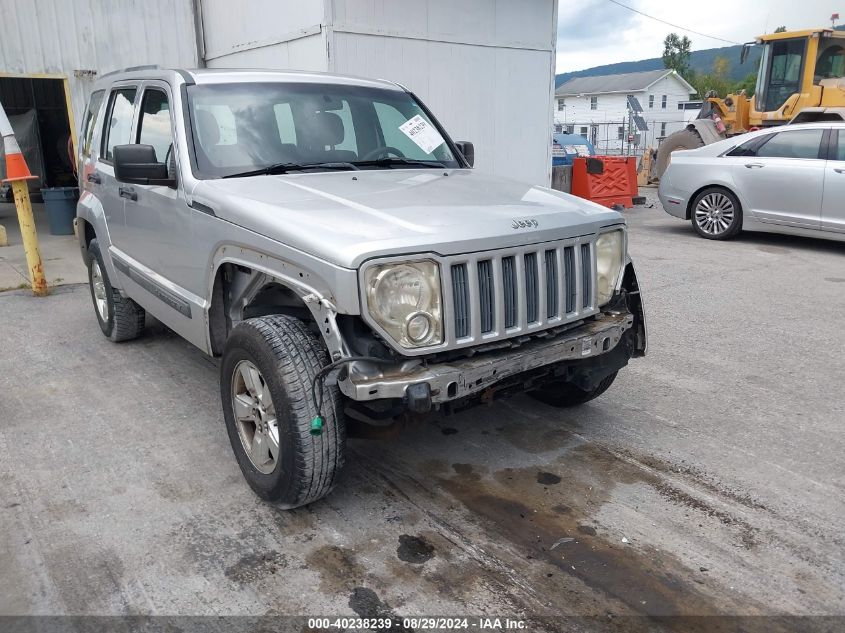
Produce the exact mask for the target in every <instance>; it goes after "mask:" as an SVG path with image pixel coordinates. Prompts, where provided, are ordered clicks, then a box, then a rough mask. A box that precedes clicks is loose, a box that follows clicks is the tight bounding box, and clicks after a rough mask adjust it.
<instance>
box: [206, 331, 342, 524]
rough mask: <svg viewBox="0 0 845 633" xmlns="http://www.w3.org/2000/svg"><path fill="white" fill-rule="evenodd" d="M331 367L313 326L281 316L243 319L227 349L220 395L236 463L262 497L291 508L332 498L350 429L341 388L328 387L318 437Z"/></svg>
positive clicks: (223, 363)
mask: <svg viewBox="0 0 845 633" xmlns="http://www.w3.org/2000/svg"><path fill="white" fill-rule="evenodd" d="M328 363H329V358H328V353H327V352H326V349H325V347H324V346H323V344H322V341H321V340H320V339H319V337H318V336H317V335H315V334H314V333H312V332H311V331H310V330H309V329H308V326H307V324H306V323H304V322H303V321H300V320H299V319H295V318H293V317H289V316H281V315H274V316H265V317H258V318H254V319H248V320H246V321H242V322H241V323H239V324H238V325H237V326H236V327H235V328H234V329H233V330H232V332H231V334H230V335H229V338H228V340H227V341H226V347H225V349H224V351H223V359H222V362H221V365H220V395H221V398H222V402H223V417H224V419H225V422H226V431H227V433H228V434H229V441H230V442H231V444H232V450H233V451H234V453H235V459H236V460H237V462H238V465H239V466H240V468H241V472H242V473H243V475H244V477H245V478H246V481H247V483H248V484H249V486H250V487H251V488H252V489H253V491H255V493H256V494H257V495H258V496H259V497H261V498H262V499H265V500H267V501H273V502H276V503H278V504H280V505H281V506H283V507H285V508H296V507H298V506H303V505H306V504H308V503H312V502H314V501H316V500H318V499H320V498H322V497H324V496H326V495H327V494H328V493H329V492H331V490H332V488H333V487H334V485H335V483H336V481H337V477H338V474H339V473H340V470H341V468H342V466H343V459H344V449H345V445H346V424H345V421H344V418H343V414H342V407H341V400H340V392H339V391H338V389H337V387H336V386H328V385H326V387H325V392H324V398H323V406H322V416H323V433H322V435H319V436H313V435H311V421H312V420H313V419H314V417H315V416H316V415H317V411H316V407H315V406H314V403H313V401H312V398H311V383H312V380H313V379H314V376H315V375H316V374H317V372H318V371H320V369H321V368H322V367H324V366H325V365H327V364H328ZM252 369H255V370H257V372H258V375H257V376H256V375H255V374H253V373H252ZM248 382H252V389H250V385H249V384H248ZM268 395H269V402H268ZM236 407H237V414H236ZM262 407H263V411H262ZM274 445H275V456H274V454H273V452H274V451H273V448H274Z"/></svg>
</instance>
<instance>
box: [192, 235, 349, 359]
mask: <svg viewBox="0 0 845 633" xmlns="http://www.w3.org/2000/svg"><path fill="white" fill-rule="evenodd" d="M224 264H233V265H235V266H242V267H244V268H245V269H248V270H249V271H251V272H246V271H245V272H244V274H243V277H242V278H240V279H239V280H237V283H235V284H234V285H233V287H232V289H231V292H230V295H231V296H230V297H228V310H227V314H226V317H227V318H228V319H229V320H230V321H231V322H232V324H235V323H237V322H238V321H240V320H242V316H243V309H244V307H245V306H246V305H248V304H249V302H250V301H251V300H252V299H253V298H254V297H255V296H256V295H257V294H258V292H259V291H260V290H261V289H262V288H263V287H264V286H266V285H267V284H268V283H277V284H279V285H281V286H283V287H284V288H287V289H288V290H290V291H291V292H292V293H293V294H294V295H295V296H296V297H298V298H299V299H300V300H301V301H302V304H303V305H304V306H305V307H306V308H308V311H309V312H310V314H311V317H312V318H313V319H314V322H315V323H316V324H317V325H318V326H319V330H320V336H321V337H322V338H323V341H324V342H325V344H326V348H327V349H328V351H329V354H330V355H331V357H332V359H333V360H337V359H339V358H343V357H345V356H350V355H351V352H350V350H349V348H348V347H347V345H346V343H345V342H344V341H343V337H342V336H341V334H340V329H339V327H338V325H337V315H338V314H345V313H347V311H345V310H341V309H339V308H338V298H336V297H335V296H334V295H333V294H332V291H331V287H330V285H329V284H327V283H326V282H325V280H323V279H322V278H321V277H320V276H319V275H317V274H316V273H314V272H313V271H309V270H306V269H302V268H300V267H298V266H296V265H295V264H292V263H290V262H289V261H285V260H282V259H279V258H277V257H274V256H271V255H267V254H265V253H260V252H258V251H253V250H250V249H246V248H243V247H240V246H222V247H221V248H219V249H218V250H217V252H216V253H215V254H214V257H213V258H212V263H211V266H210V268H211V271H212V274H211V276H210V277H209V279H208V284H207V295H206V296H208V297H213V296H214V283H215V280H216V279H217V274H218V272H219V270H220V267H221V266H223V265H224ZM349 277H350V279H349V285H348V286H347V287H352V288H355V289H357V286H358V280H357V276H356V274H355V272H354V271H349ZM212 309H213V302H208V304H207V306H206V309H205V310H204V319H205V329H206V336H207V349H208V352H209V353H214V350H215V349H216V347H217V346H216V345H214V342H213V341H212V338H211V336H212V327H211V325H212V324H211V318H212V315H211V310H212Z"/></svg>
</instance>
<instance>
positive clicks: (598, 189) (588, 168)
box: [572, 156, 639, 209]
mask: <svg viewBox="0 0 845 633" xmlns="http://www.w3.org/2000/svg"><path fill="white" fill-rule="evenodd" d="M572 194H573V195H576V196H578V197H579V198H586V199H587V200H591V201H593V202H596V203H598V204H601V205H604V206H606V207H612V206H613V205H616V204H621V205H622V206H623V207H625V208H626V209H630V208H631V207H633V206H634V201H633V198H635V197H636V196H637V195H638V194H639V187H638V185H637V159H636V158H635V157H634V156H591V157H589V158H585V157H578V158H576V159H575V160H574V161H573V164H572Z"/></svg>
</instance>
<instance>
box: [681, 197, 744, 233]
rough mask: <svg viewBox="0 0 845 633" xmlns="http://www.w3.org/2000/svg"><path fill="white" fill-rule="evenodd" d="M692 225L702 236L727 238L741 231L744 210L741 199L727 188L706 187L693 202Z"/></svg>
mask: <svg viewBox="0 0 845 633" xmlns="http://www.w3.org/2000/svg"><path fill="white" fill-rule="evenodd" d="M691 219H692V225H693V228H694V229H695V231H696V233H698V234H699V235H700V236H701V237H706V238H707V239H711V240H726V239H729V238H731V237H733V236H734V235H736V234H737V233H738V232H739V229H740V227H741V226H742V210H741V209H740V206H739V201H738V200H737V199H736V196H734V195H733V194H732V193H730V192H729V191H727V190H725V189H716V188H713V189H705V190H704V191H702V192H701V193H700V194H698V196H696V198H695V200H694V201H693V204H692V218H691Z"/></svg>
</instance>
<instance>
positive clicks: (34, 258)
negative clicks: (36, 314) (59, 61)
mask: <svg viewBox="0 0 845 633" xmlns="http://www.w3.org/2000/svg"><path fill="white" fill-rule="evenodd" d="M0 136H2V137H3V148H4V150H5V153H6V178H4V179H3V182H10V183H12V191H13V192H14V194H15V207H16V208H17V211H18V222H19V223H20V225H21V238H22V240H23V248H24V252H25V253H26V263H27V266H28V267H29V279H30V282H31V283H32V292H33V293H35V294H36V295H38V296H44V295H46V294H47V279H46V278H45V277H44V265H43V264H42V263H41V254H40V253H39V252H38V235H37V234H36V233H35V218H33V216H32V205H31V204H30V202H29V186H28V185H27V184H26V181H27V180H29V179H31V178H35V176H33V175H32V174H31V173H30V171H29V167H28V166H27V164H26V160H25V159H24V157H23V154H21V147H20V145H18V140H17V139H16V138H15V132H14V130H12V126H11V124H10V123H9V119H8V117H7V116H6V111H5V110H4V109H3V104H2V103H0Z"/></svg>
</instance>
